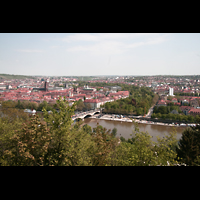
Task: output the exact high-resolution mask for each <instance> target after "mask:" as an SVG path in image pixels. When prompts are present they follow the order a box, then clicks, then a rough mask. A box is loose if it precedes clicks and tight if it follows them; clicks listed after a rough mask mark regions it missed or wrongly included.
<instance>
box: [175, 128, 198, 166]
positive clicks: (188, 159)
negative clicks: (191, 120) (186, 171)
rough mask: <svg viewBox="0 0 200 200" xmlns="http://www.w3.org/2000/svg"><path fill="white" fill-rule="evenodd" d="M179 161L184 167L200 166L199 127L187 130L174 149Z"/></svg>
mask: <svg viewBox="0 0 200 200" xmlns="http://www.w3.org/2000/svg"><path fill="white" fill-rule="evenodd" d="M176 151H177V155H178V157H180V159H179V160H180V161H181V162H182V163H185V164H186V165H200V160H199V159H198V158H199V156H200V127H199V126H196V127H190V128H187V129H186V130H185V131H184V132H183V134H182V137H181V139H180V141H179V143H178V148H177V149H176Z"/></svg>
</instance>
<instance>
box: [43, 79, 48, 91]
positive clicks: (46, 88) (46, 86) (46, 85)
mask: <svg viewBox="0 0 200 200" xmlns="http://www.w3.org/2000/svg"><path fill="white" fill-rule="evenodd" d="M44 90H45V91H48V82H47V81H45V82H44Z"/></svg>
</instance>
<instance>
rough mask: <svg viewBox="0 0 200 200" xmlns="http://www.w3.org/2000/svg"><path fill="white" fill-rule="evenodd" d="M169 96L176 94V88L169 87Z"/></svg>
mask: <svg viewBox="0 0 200 200" xmlns="http://www.w3.org/2000/svg"><path fill="white" fill-rule="evenodd" d="M169 96H174V88H171V87H169Z"/></svg>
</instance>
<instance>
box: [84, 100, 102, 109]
mask: <svg viewBox="0 0 200 200" xmlns="http://www.w3.org/2000/svg"><path fill="white" fill-rule="evenodd" d="M103 103H104V102H102V101H101V100H100V99H86V100H85V101H84V104H85V105H87V104H89V105H90V107H91V109H96V108H100V105H103Z"/></svg>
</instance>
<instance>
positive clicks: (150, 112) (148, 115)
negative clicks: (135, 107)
mask: <svg viewBox="0 0 200 200" xmlns="http://www.w3.org/2000/svg"><path fill="white" fill-rule="evenodd" d="M153 107H154V106H152V107H151V108H150V109H149V111H148V113H147V114H146V116H145V117H146V118H151V115H152V113H153Z"/></svg>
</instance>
